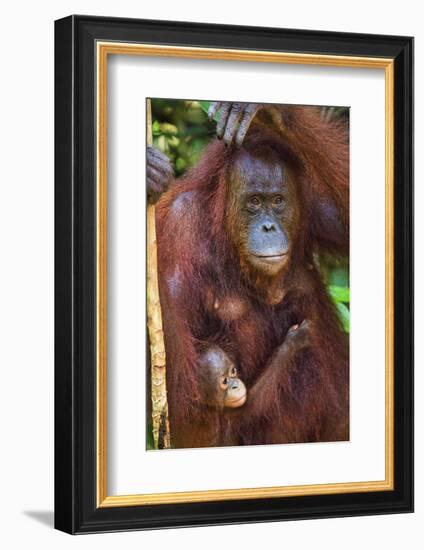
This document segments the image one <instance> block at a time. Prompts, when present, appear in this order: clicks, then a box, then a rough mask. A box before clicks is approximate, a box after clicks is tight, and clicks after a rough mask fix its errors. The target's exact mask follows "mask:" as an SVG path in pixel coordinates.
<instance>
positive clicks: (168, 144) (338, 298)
mask: <svg viewBox="0 0 424 550" xmlns="http://www.w3.org/2000/svg"><path fill="white" fill-rule="evenodd" d="M151 104H152V133H153V145H154V146H155V147H157V148H158V149H160V150H161V151H163V152H164V153H165V154H166V155H167V156H168V158H169V159H170V161H171V163H172V164H173V167H174V173H175V176H176V177H179V176H181V175H182V174H184V172H185V171H186V170H188V169H189V168H190V167H191V166H193V165H194V164H196V162H197V161H198V159H199V157H200V155H201V154H202V151H203V149H204V148H205V147H206V145H207V144H208V143H209V141H210V140H211V139H213V138H214V137H215V135H216V120H211V121H210V120H209V119H208V116H207V112H208V108H209V105H210V102H209V101H193V100H181V99H152V100H151ZM321 114H322V117H323V118H325V119H327V120H331V119H346V120H348V118H349V109H348V108H346V107H321ZM218 116H219V115H218ZM317 261H318V264H319V266H320V269H321V272H322V274H323V277H324V279H325V281H326V284H327V289H328V293H329V295H330V296H331V298H332V300H333V302H334V304H335V306H336V308H337V311H338V313H339V316H340V321H341V324H342V326H343V329H344V330H345V332H349V330H350V315H349V314H350V311H349V304H350V293H349V262H348V260H346V259H334V258H332V259H328V258H317ZM147 432H148V433H147V448H148V449H153V448H154V447H153V437H152V434H151V429H150V426H149V427H148V430H147Z"/></svg>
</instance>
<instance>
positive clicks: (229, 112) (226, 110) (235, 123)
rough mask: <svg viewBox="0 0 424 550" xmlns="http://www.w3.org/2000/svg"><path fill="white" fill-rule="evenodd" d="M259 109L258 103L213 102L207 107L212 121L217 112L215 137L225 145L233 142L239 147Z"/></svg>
mask: <svg viewBox="0 0 424 550" xmlns="http://www.w3.org/2000/svg"><path fill="white" fill-rule="evenodd" d="M260 108H261V104H260V103H231V102H225V101H214V102H212V103H211V105H210V107H209V110H208V117H209V119H210V120H212V119H213V117H214V116H215V115H216V114H217V113H218V112H219V113H220V118H219V121H218V123H217V126H216V135H217V136H218V138H219V139H223V140H224V143H225V144H226V145H231V143H233V142H234V143H235V144H236V145H237V146H238V147H240V145H241V144H242V143H243V140H244V138H245V136H246V133H247V130H248V129H249V126H250V123H251V122H252V120H253V119H254V118H255V115H256V113H257V112H258V110H259V109H260Z"/></svg>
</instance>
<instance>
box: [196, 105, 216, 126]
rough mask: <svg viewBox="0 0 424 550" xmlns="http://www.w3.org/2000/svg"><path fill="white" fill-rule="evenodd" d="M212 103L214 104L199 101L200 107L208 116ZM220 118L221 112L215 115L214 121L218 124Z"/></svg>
mask: <svg viewBox="0 0 424 550" xmlns="http://www.w3.org/2000/svg"><path fill="white" fill-rule="evenodd" d="M211 103H212V101H199V104H200V107H201V109H202V111H204V112H205V113H206V114H208V111H209V107H210V104H211ZM219 117H220V114H219V111H218V112H217V113H215V116H214V117H213V119H214V121H215V122H218V120H219Z"/></svg>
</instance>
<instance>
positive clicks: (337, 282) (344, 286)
mask: <svg viewBox="0 0 424 550" xmlns="http://www.w3.org/2000/svg"><path fill="white" fill-rule="evenodd" d="M321 270H322V272H323V274H324V277H325V279H326V282H327V288H328V293H329V295H330V297H331V298H332V300H333V302H334V304H335V305H336V308H337V311H338V313H339V316H340V321H341V323H342V326H343V330H344V331H345V332H349V331H350V310H349V304H350V290H349V268H348V265H347V264H346V265H340V264H337V265H335V266H334V265H331V262H330V261H328V262H327V265H326V266H325V267H323V266H321Z"/></svg>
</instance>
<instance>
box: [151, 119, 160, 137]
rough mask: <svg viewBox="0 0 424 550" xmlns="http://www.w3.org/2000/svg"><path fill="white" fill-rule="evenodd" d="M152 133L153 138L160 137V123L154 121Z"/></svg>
mask: <svg viewBox="0 0 424 550" xmlns="http://www.w3.org/2000/svg"><path fill="white" fill-rule="evenodd" d="M152 132H153V135H154V136H160V135H161V133H162V132H161V129H160V123H159V121H158V120H155V121H154V122H153V124H152Z"/></svg>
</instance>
